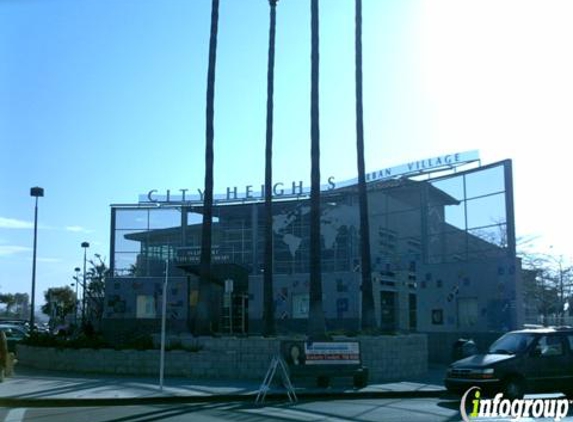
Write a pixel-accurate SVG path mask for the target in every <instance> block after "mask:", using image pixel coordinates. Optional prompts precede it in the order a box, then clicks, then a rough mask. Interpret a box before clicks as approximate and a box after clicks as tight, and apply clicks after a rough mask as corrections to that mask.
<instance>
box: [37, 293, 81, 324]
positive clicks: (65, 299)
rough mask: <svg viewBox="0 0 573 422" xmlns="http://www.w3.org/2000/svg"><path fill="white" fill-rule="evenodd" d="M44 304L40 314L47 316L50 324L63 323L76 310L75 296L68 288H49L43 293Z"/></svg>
mask: <svg viewBox="0 0 573 422" xmlns="http://www.w3.org/2000/svg"><path fill="white" fill-rule="evenodd" d="M44 300H45V301H46V303H45V304H44V305H42V312H43V313H44V314H46V315H49V316H50V318H51V319H52V323H54V324H56V323H63V322H64V321H65V320H66V318H67V317H68V315H71V314H73V313H74V311H75V309H76V295H75V293H74V291H73V290H72V289H71V287H70V286H64V287H50V288H49V289H48V290H46V291H45V292H44Z"/></svg>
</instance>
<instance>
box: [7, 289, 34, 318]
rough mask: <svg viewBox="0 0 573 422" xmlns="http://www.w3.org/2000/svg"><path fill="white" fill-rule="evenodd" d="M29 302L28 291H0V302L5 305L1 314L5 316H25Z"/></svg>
mask: <svg viewBox="0 0 573 422" xmlns="http://www.w3.org/2000/svg"><path fill="white" fill-rule="evenodd" d="M29 302H30V296H28V293H3V294H2V293H0V303H2V304H4V305H5V306H6V307H5V309H4V312H3V314H4V316H7V317H12V318H27V317H28V313H29V306H28V304H29Z"/></svg>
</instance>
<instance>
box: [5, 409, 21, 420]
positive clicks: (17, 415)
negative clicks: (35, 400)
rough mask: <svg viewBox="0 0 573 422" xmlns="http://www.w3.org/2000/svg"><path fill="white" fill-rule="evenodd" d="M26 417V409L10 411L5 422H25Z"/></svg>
mask: <svg viewBox="0 0 573 422" xmlns="http://www.w3.org/2000/svg"><path fill="white" fill-rule="evenodd" d="M24 415H26V409H23V408H16V409H10V410H9V411H8V414H7V415H6V417H5V418H4V422H22V421H23V420H24Z"/></svg>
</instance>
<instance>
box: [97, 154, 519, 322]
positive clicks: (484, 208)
mask: <svg viewBox="0 0 573 422" xmlns="http://www.w3.org/2000/svg"><path fill="white" fill-rule="evenodd" d="M511 173H512V172H511V161H508V160H507V161H502V162H499V163H495V164H492V165H488V166H481V167H477V168H473V169H470V170H467V171H461V172H449V173H448V174H445V175H443V176H440V177H431V178H430V177H428V176H427V175H424V176H418V177H415V176H414V177H407V178H406V177H402V178H395V179H389V180H388V179H387V180H377V181H372V182H370V183H369V184H368V197H369V198H368V199H369V217H370V230H371V232H370V239H371V245H370V246H371V261H372V266H373V268H372V271H373V273H372V275H373V283H374V294H375V306H376V313H377V320H378V321H379V324H380V326H381V327H382V328H383V329H385V330H387V331H401V330H421V331H432V330H437V331H439V330H461V329H469V328H473V329H475V330H491V329H494V328H499V327H496V325H500V324H510V325H512V326H513V325H516V324H518V323H519V319H520V317H519V305H518V304H519V294H520V292H519V275H520V271H519V262H518V261H517V260H516V257H515V227H514V214H513V189H512V177H511ZM321 201H322V211H321V236H322V254H321V259H322V271H323V291H324V297H323V302H324V306H325V315H326V318H327V324H328V326H329V328H331V329H339V328H347V329H352V328H357V327H358V326H359V318H360V306H361V299H360V263H361V258H360V245H359V241H360V236H359V226H360V224H359V220H358V194H357V187H356V186H355V185H351V186H346V187H341V188H336V187H334V188H333V189H331V190H326V191H323V192H322V197H321ZM309 211H310V204H309V199H308V197H307V196H305V195H298V196H295V197H288V198H287V197H284V198H280V197H279V198H275V199H274V200H273V216H274V217H273V233H274V251H273V254H274V256H273V274H274V293H275V298H274V302H275V303H274V305H275V311H276V318H277V324H278V326H279V329H280V328H281V327H282V328H283V329H284V330H286V331H293V330H294V331H296V330H298V329H299V328H300V327H302V326H303V325H304V324H302V323H303V321H304V319H305V318H306V315H307V311H308V310H307V305H308V281H309V276H308V273H309V262H310V261H309V260H310V257H309V232H310V228H309V219H310V212H309ZM213 216H214V220H213V231H212V239H213V240H212V244H213V255H212V262H213V265H214V266H219V267H220V271H219V274H220V278H221V280H219V281H220V284H221V285H223V282H224V281H225V280H228V279H233V278H237V277H239V278H240V277H243V280H241V281H240V282H239V284H240V285H241V288H240V290H239V292H237V291H235V293H240V294H242V295H243V296H242V297H243V299H244V300H243V305H245V302H248V312H246V316H244V317H245V318H247V319H248V320H249V331H252V332H257V330H258V327H259V326H260V320H261V317H262V269H263V261H264V225H265V220H264V202H263V201H262V200H261V199H259V200H256V199H251V200H244V201H240V200H237V201H220V202H216V203H215V207H214V212H213ZM201 220H202V203H201V202H199V201H198V202H193V201H187V202H162V203H154V204H149V203H139V204H134V205H114V206H112V214H111V230H112V236H111V239H112V242H111V257H112V260H111V269H112V273H113V278H112V279H110V280H109V281H108V283H107V286H106V296H108V297H109V299H110V300H108V306H107V307H106V315H105V319H106V320H107V321H108V322H110V323H112V324H113V323H114V321H115V322H117V321H118V320H122V321H125V322H126V323H127V321H132V320H137V319H138V317H137V315H151V317H149V318H148V319H153V318H156V317H155V316H156V315H157V312H151V311H150V312H147V313H145V312H139V313H138V311H137V309H138V308H143V307H144V306H145V307H147V308H149V307H151V308H153V307H154V306H155V307H157V306H159V303H158V302H157V300H158V299H157V291H158V288H157V286H158V285H159V283H160V282H161V279H162V277H164V274H165V268H166V265H168V266H169V268H170V269H169V274H170V277H171V278H172V279H173V281H174V283H175V284H176V285H177V286H178V287H179V288H178V289H177V292H176V293H173V292H171V293H172V295H174V297H173V298H172V300H170V303H172V304H173V303H177V304H179V305H178V306H179V308H177V309H176V312H175V311H174V314H176V315H177V317H174V318H173V319H174V320H177V319H179V320H180V323H179V324H177V323H175V322H174V323H173V324H172V325H173V327H176V329H178V330H185V329H191V328H190V327H191V326H192V319H193V307H194V306H195V305H196V300H200V298H198V297H197V291H196V283H197V276H196V274H197V266H198V264H199V257H200V246H201ZM501 268H502V269H501ZM237 269H240V272H241V274H242V275H241V276H238V275H237V274H238V273H237ZM502 279H503V280H502ZM235 281H237V280H235ZM501 285H503V286H502V287H500V286H501ZM134 286H136V287H134ZM146 286H152V287H146ZM145 297H147V299H145ZM138 301H141V304H140V305H139V306H138ZM153 301H155V302H153ZM118 302H120V303H123V305H122V306H119V307H118V306H117V303H118ZM224 302H225V298H224V296H222V298H221V307H222V308H224V306H225V303H224ZM245 306H246V305H245ZM175 308H176V307H174V309H175ZM504 309H505V310H504ZM504 312H505V313H504ZM224 313H225V311H224V310H223V311H222V312H221V315H224ZM247 314H248V315H247ZM510 314H511V315H510ZM153 315H155V316H153ZM508 321H509V322H508ZM301 324H302V325H301ZM297 327H299V328H297Z"/></svg>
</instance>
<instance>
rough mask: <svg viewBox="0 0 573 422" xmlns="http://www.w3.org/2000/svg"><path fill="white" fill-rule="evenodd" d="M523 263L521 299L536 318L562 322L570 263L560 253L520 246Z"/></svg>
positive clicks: (572, 276) (571, 278) (572, 280)
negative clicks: (558, 254) (535, 250)
mask: <svg viewBox="0 0 573 422" xmlns="http://www.w3.org/2000/svg"><path fill="white" fill-rule="evenodd" d="M519 256H520V259H521V262H522V265H523V267H524V272H523V274H524V275H523V286H524V289H523V290H524V292H523V297H524V302H525V306H526V308H527V309H529V311H530V312H532V311H533V313H534V316H536V317H537V318H539V319H537V320H536V321H528V322H542V323H543V324H546V325H548V324H549V325H551V324H563V323H564V322H565V321H564V317H565V315H566V313H567V312H566V311H567V310H568V309H566V308H567V306H568V305H567V304H568V303H569V301H570V299H571V287H572V286H573V265H572V264H571V263H568V262H565V260H564V259H563V257H562V256H559V257H556V256H553V255H550V254H543V253H534V252H529V251H524V250H521V251H520V252H519Z"/></svg>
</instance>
